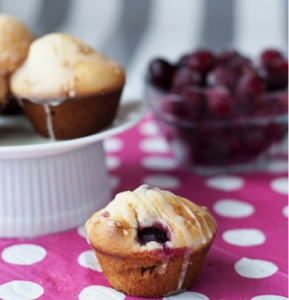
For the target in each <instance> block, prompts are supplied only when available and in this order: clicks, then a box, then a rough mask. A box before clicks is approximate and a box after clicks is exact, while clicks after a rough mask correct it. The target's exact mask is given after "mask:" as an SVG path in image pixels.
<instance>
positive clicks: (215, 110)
mask: <svg viewBox="0 0 289 300" xmlns="http://www.w3.org/2000/svg"><path fill="white" fill-rule="evenodd" d="M206 96H207V106H208V110H209V112H210V114H211V115H213V116H216V117H227V116H229V115H230V114H231V113H232V112H233V108H234V101H233V98H232V96H231V94H230V92H229V90H228V89H227V88H226V87H224V86H216V87H213V88H210V89H207V91H206Z"/></svg>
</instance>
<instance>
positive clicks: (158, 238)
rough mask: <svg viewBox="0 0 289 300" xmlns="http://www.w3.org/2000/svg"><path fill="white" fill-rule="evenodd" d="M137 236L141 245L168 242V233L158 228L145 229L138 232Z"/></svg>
mask: <svg viewBox="0 0 289 300" xmlns="http://www.w3.org/2000/svg"><path fill="white" fill-rule="evenodd" d="M137 236H138V240H139V241H140V243H141V244H146V243H149V242H157V243H160V244H164V243H165V242H167V241H168V237H167V234H166V232H165V231H163V230H161V229H159V228H156V227H148V228H143V229H142V230H139V231H138V233H137Z"/></svg>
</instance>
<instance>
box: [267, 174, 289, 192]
mask: <svg viewBox="0 0 289 300" xmlns="http://www.w3.org/2000/svg"><path fill="white" fill-rule="evenodd" d="M271 188H272V190H274V191H275V192H277V193H280V194H284V195H287V194H288V178H287V177H281V178H277V179H274V180H272V181H271Z"/></svg>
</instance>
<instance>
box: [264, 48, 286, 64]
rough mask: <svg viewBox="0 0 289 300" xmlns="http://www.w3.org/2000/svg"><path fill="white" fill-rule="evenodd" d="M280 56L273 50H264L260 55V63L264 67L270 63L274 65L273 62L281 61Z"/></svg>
mask: <svg viewBox="0 0 289 300" xmlns="http://www.w3.org/2000/svg"><path fill="white" fill-rule="evenodd" d="M282 58H283V57H282V54H281V53H280V52H279V51H277V50H275V49H268V50H265V51H264V52H263V53H262V54H261V62H262V63H263V64H264V65H270V64H272V63H274V61H276V60H279V59H282Z"/></svg>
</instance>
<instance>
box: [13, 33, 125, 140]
mask: <svg viewBox="0 0 289 300" xmlns="http://www.w3.org/2000/svg"><path fill="white" fill-rule="evenodd" d="M124 83H125V72H124V70H123V68H122V67H121V66H120V65H119V64H117V63H116V62H114V61H112V60H109V59H107V58H105V57H104V56H102V55H100V54H99V53H97V52H95V51H94V50H93V49H92V48H90V47H89V46H87V45H86V44H85V43H84V42H82V41H81V40H79V39H77V38H75V37H73V36H70V35H64V34H58V33H54V34H49V35H46V36H44V37H42V38H39V39H37V40H35V41H34V42H33V43H32V44H31V46H30V49H29V53H28V57H27V60H26V61H25V62H24V64H23V65H22V67H21V68H20V69H18V70H17V71H16V72H15V73H14V74H13V76H12V78H11V82H10V87H11V90H12V92H13V94H14V95H15V96H16V97H18V98H20V99H22V102H23V107H24V110H25V113H26V114H27V116H28V118H29V119H30V121H31V123H32V125H33V126H34V128H35V130H36V131H37V132H38V133H40V134H41V135H43V136H46V137H50V138H56V139H74V138H79V137H83V136H87V135H91V134H94V133H97V132H98V131H100V130H101V129H103V128H105V127H106V126H108V125H110V124H111V122H112V121H113V119H114V117H115V115H116V112H117V108H118V104H119V100H120V96H121V92H122V88H123V86H124Z"/></svg>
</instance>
